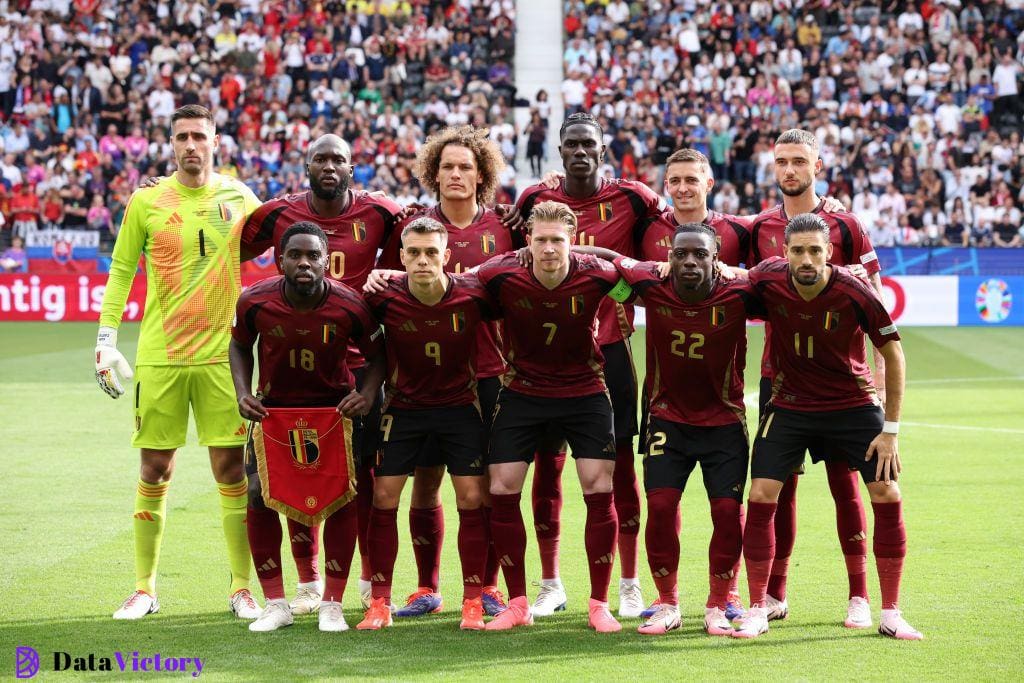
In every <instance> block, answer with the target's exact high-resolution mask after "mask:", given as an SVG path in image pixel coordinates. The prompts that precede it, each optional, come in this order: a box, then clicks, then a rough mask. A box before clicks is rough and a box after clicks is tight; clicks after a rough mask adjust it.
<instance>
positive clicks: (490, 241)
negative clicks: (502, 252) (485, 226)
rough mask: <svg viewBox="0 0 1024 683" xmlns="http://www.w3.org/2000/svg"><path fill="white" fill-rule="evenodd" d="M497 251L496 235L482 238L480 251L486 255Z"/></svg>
mask: <svg viewBox="0 0 1024 683" xmlns="http://www.w3.org/2000/svg"><path fill="white" fill-rule="evenodd" d="M496 249H497V244H496V243H495V241H494V235H492V234H491V233H489V232H488V233H486V234H483V235H481V236H480V250H481V251H483V252H484V253H485V254H493V253H494V251H495V250H496Z"/></svg>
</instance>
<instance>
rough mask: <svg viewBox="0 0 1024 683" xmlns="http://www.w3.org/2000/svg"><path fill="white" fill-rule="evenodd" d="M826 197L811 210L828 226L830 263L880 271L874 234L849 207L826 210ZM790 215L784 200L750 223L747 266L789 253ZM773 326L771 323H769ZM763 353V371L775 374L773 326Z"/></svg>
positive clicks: (767, 334) (767, 336) (768, 374)
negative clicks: (874, 245)
mask: <svg viewBox="0 0 1024 683" xmlns="http://www.w3.org/2000/svg"><path fill="white" fill-rule="evenodd" d="M824 203H825V200H822V201H820V202H818V206H816V207H815V208H814V211H813V212H812V213H816V214H817V215H819V216H821V217H822V218H823V219H825V222H826V223H828V227H829V241H830V242H831V243H832V258H830V259H829V263H831V264H833V265H836V266H848V265H851V264H854V263H859V264H861V265H863V266H864V268H865V270H867V271H868V275H872V274H874V273H877V272H879V271H881V269H882V268H881V266H880V265H879V263H878V256H877V255H876V254H875V249H874V247H872V246H871V238H869V237H868V233H867V231H866V230H864V225H863V224H862V223H861V222H860V219H859V218H857V216H856V215H855V214H853V213H850V212H848V211H839V212H837V213H828V212H826V211H825V210H824V208H823V206H824ZM787 223H789V216H787V215H786V210H785V209H784V208H783V206H782V204H779V205H778V206H776V207H775V208H773V209H768V210H767V211H763V212H761V213H760V214H758V215H757V216H755V217H754V219H753V220H752V221H751V223H750V260H749V261H748V262H747V267H748V268H753V267H754V266H756V265H757V264H758V263H761V262H762V261H764V260H765V259H768V258H771V257H773V256H783V257H784V256H785V255H786V245H785V237H786V224H787ZM769 326H770V325H769ZM765 333H766V334H765V346H764V354H763V355H762V356H761V375H762V376H763V377H771V376H772V365H771V348H770V345H771V342H770V341H769V340H770V338H771V332H770V330H765Z"/></svg>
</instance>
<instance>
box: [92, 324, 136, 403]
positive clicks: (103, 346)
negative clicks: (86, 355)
mask: <svg viewBox="0 0 1024 683" xmlns="http://www.w3.org/2000/svg"><path fill="white" fill-rule="evenodd" d="M119 374H120V375H121V376H123V377H124V378H125V379H126V380H129V379H131V378H132V376H133V374H134V373H133V372H132V368H131V366H130V365H128V361H127V360H125V357H124V356H123V355H121V352H120V351H118V350H117V330H115V329H114V328H113V327H101V328H100V331H99V334H98V335H96V382H97V383H98V384H99V385H100V389H102V390H103V391H105V392H106V393H107V395H108V396H110V398H120V397H121V396H122V395H123V394H124V387H122V386H121V380H120V378H119V377H118V375H119Z"/></svg>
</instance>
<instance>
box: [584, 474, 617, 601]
mask: <svg viewBox="0 0 1024 683" xmlns="http://www.w3.org/2000/svg"><path fill="white" fill-rule="evenodd" d="M612 498H613V496H612V494H611V492H609V493H588V494H586V495H584V496H583V501H584V502H585V503H586V504H587V522H586V527H585V538H584V545H585V546H586V549H587V564H588V565H589V566H590V599H591V600H599V601H601V602H607V601H608V585H609V584H610V583H611V580H612V567H613V566H614V565H615V542H616V536H618V531H619V520H618V518H617V516H616V514H615V505H614V504H613V502H612Z"/></svg>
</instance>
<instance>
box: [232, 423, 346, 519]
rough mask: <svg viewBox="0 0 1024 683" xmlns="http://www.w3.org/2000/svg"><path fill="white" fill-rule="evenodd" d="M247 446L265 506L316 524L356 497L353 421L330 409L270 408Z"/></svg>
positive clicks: (292, 517)
mask: <svg viewBox="0 0 1024 683" xmlns="http://www.w3.org/2000/svg"><path fill="white" fill-rule="evenodd" d="M267 410H268V412H269V413H270V414H269V415H268V416H267V417H265V418H263V422H259V423H256V424H254V425H253V429H252V435H251V446H252V448H253V450H254V451H255V456H256V463H257V466H258V470H259V475H260V484H262V486H263V502H264V503H266V505H267V507H269V508H271V509H272V510H277V511H278V512H280V513H281V514H283V515H284V516H286V517H288V518H289V519H294V520H295V521H296V522H299V523H301V524H305V525H306V526H314V525H316V524H320V523H321V522H322V521H324V520H325V519H327V518H328V517H330V516H331V514H332V513H334V511H335V510H337V509H339V508H341V507H343V506H344V505H346V504H347V503H348V502H349V501H350V500H352V499H353V498H355V495H356V474H355V463H354V461H353V459H352V421H351V420H349V419H348V418H346V417H342V416H341V415H339V414H338V412H337V411H336V410H335V409H334V408H268V409H267Z"/></svg>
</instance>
